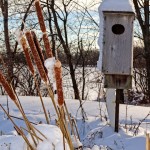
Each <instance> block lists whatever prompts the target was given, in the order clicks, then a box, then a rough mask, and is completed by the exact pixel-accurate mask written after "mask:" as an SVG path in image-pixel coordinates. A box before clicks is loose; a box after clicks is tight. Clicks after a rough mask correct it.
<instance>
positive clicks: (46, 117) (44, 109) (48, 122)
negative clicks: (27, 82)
mask: <svg viewBox="0 0 150 150" xmlns="http://www.w3.org/2000/svg"><path fill="white" fill-rule="evenodd" d="M33 77H34V81H35V84H36V89H37V91H38V95H39V97H40V101H41V104H42V108H43V111H44V115H45V119H46V122H47V124H50V121H49V119H48V114H47V112H46V108H45V105H44V102H43V99H42V95H41V92H40V89H39V86H38V83H37V80H36V78H35V76H33Z"/></svg>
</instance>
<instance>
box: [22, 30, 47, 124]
mask: <svg viewBox="0 0 150 150" xmlns="http://www.w3.org/2000/svg"><path fill="white" fill-rule="evenodd" d="M32 35H33V37H34V43H35V45H37V46H36V48H37V50H38V53H39V55H40V58H41V59H42V60H43V61H44V56H43V55H42V50H41V48H40V45H39V42H38V40H37V38H36V35H35V33H34V32H32ZM20 43H21V45H22V48H23V50H24V53H25V58H26V62H27V64H28V66H29V70H30V71H31V73H32V75H33V78H34V81H35V83H36V88H37V90H38V93H39V96H40V100H41V104H42V107H43V110H44V114H45V118H46V121H47V123H48V124H49V120H48V116H47V113H46V109H45V106H44V103H43V99H42V96H41V93H40V90H39V87H38V84H37V81H36V78H35V74H34V67H33V64H32V61H31V57H30V54H29V49H28V45H27V42H26V39H25V37H24V36H22V37H21V39H20Z"/></svg>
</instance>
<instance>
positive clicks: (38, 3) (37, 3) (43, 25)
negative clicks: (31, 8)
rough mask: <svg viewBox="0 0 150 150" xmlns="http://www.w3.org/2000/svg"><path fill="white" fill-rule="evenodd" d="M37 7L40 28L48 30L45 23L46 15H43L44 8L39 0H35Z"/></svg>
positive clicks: (43, 30)
mask: <svg viewBox="0 0 150 150" xmlns="http://www.w3.org/2000/svg"><path fill="white" fill-rule="evenodd" d="M35 8H36V13H37V17H38V20H39V24H40V28H41V30H42V32H46V26H45V23H44V17H43V13H42V9H41V5H40V1H39V0H35Z"/></svg>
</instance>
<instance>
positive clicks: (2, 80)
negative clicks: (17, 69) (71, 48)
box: [0, 71, 16, 102]
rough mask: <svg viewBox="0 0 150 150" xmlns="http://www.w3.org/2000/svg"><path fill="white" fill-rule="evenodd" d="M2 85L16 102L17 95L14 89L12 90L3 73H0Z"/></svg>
mask: <svg viewBox="0 0 150 150" xmlns="http://www.w3.org/2000/svg"><path fill="white" fill-rule="evenodd" d="M0 83H1V84H2V86H3V87H4V89H5V91H6V92H7V94H8V95H9V97H10V98H11V99H12V100H13V101H14V102H15V101H16V95H15V93H14V91H13V89H12V88H11V86H10V85H9V83H8V82H7V80H6V78H5V77H4V76H3V74H2V72H1V71H0Z"/></svg>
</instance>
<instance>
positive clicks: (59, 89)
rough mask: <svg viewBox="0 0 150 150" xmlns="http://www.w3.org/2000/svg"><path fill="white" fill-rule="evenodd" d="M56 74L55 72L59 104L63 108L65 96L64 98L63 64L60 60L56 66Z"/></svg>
mask: <svg viewBox="0 0 150 150" xmlns="http://www.w3.org/2000/svg"><path fill="white" fill-rule="evenodd" d="M54 72H55V78H56V87H57V95H58V104H59V106H62V105H63V103H64V96H63V88H62V70H61V62H60V61H59V60H57V61H56V63H55V65H54Z"/></svg>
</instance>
